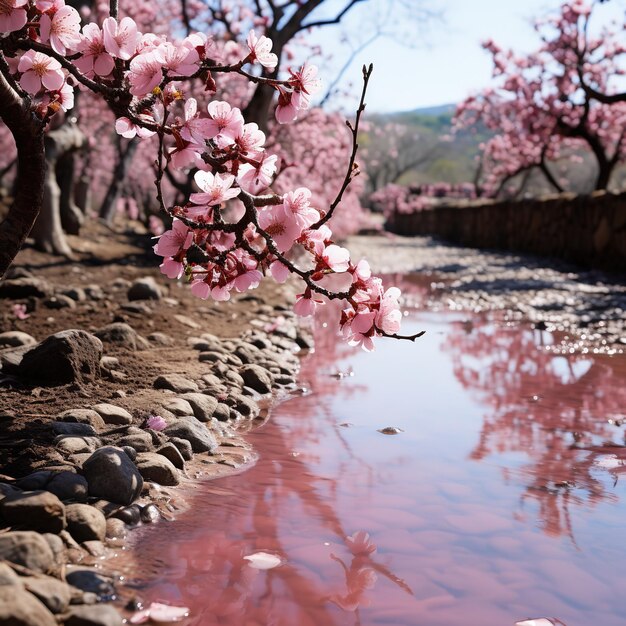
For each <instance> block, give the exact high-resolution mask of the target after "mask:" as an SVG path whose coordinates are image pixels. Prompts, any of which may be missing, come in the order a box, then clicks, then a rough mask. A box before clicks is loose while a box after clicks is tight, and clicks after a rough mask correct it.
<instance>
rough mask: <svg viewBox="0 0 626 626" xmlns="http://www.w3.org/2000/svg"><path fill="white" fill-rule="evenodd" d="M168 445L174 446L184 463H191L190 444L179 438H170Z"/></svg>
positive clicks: (191, 452)
mask: <svg viewBox="0 0 626 626" xmlns="http://www.w3.org/2000/svg"><path fill="white" fill-rule="evenodd" d="M170 443H171V444H172V445H174V446H176V448H177V450H178V451H179V452H180V455H181V456H182V457H183V459H184V460H185V461H191V459H192V458H193V448H192V447H191V443H190V442H189V441H187V440H186V439H181V438H180V437H170ZM170 461H171V459H170Z"/></svg>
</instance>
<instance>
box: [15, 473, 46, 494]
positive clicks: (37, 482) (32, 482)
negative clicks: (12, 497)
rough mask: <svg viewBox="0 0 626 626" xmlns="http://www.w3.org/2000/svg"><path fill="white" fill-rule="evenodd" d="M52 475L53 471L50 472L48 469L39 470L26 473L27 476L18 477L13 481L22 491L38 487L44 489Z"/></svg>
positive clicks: (37, 488)
mask: <svg viewBox="0 0 626 626" xmlns="http://www.w3.org/2000/svg"><path fill="white" fill-rule="evenodd" d="M53 475H54V472H51V471H50V470H39V471H37V472H33V473H32V474H28V476H24V477H23V478H18V479H17V480H16V481H15V486H16V487H19V488H20V489H22V490H24V491H38V490H40V489H45V487H46V485H47V484H48V483H49V482H50V480H51V479H52V476H53Z"/></svg>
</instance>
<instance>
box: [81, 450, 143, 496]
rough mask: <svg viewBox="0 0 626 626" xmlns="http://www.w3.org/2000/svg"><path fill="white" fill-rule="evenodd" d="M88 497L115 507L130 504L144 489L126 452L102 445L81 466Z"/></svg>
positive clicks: (140, 478)
mask: <svg viewBox="0 0 626 626" xmlns="http://www.w3.org/2000/svg"><path fill="white" fill-rule="evenodd" d="M83 474H84V475H85V478H86V479H87V483H88V484H89V494H90V495H92V496H94V497H96V498H104V499H105V500H109V501H110V502H116V503H118V504H130V503H131V502H133V500H135V499H136V498H138V497H139V494H140V493H141V488H142V487H143V479H142V477H141V474H140V473H139V472H138V471H137V468H136V467H135V465H134V464H133V462H132V461H131V460H130V459H129V458H128V456H127V455H126V453H125V452H123V451H122V450H120V449H119V448H114V447H112V446H105V447H104V448H100V449H99V450H96V451H95V452H94V453H93V454H92V455H91V456H90V457H89V458H88V459H87V460H86V461H85V462H84V464H83Z"/></svg>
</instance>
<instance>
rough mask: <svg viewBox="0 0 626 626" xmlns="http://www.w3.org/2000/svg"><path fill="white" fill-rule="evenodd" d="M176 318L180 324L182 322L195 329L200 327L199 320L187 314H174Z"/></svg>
mask: <svg viewBox="0 0 626 626" xmlns="http://www.w3.org/2000/svg"><path fill="white" fill-rule="evenodd" d="M174 319H175V320H176V321H177V322H178V323H179V324H182V325H183V326H187V327H188V328H193V329H198V328H200V324H198V322H196V321H195V320H192V319H191V318H190V317H187V316H186V315H180V314H176V315H174Z"/></svg>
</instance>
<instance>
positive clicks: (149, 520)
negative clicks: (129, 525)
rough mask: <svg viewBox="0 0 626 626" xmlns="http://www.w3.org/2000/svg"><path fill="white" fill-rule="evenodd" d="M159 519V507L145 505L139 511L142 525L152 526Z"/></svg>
mask: <svg viewBox="0 0 626 626" xmlns="http://www.w3.org/2000/svg"><path fill="white" fill-rule="evenodd" d="M160 519H161V511H159V507H157V506H156V504H152V503H150V504H146V506H144V507H143V509H141V521H142V522H143V523H144V524H154V523H155V522H158V521H159V520H160Z"/></svg>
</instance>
